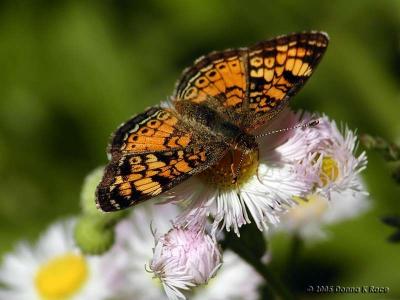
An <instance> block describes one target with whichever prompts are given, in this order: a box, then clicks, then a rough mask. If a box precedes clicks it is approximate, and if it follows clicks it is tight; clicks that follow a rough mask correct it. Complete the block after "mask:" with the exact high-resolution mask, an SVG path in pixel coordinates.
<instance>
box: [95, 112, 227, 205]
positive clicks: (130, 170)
mask: <svg viewBox="0 0 400 300" xmlns="http://www.w3.org/2000/svg"><path fill="white" fill-rule="evenodd" d="M155 120H156V121H160V122H156V123H154V122H153V121H155ZM156 125H157V126H156ZM166 125H168V126H166ZM156 127H157V128H156ZM160 128H161V129H162V131H161V132H160V131H159V130H161V129H160ZM143 129H148V130H143ZM150 129H152V130H150ZM189 132H190V133H189ZM133 137H134V138H133ZM155 137H157V139H154V138H155ZM137 145H139V146H137ZM109 151H110V152H111V153H110V154H111V161H110V162H109V164H108V166H107V167H106V169H105V172H104V176H103V179H102V181H101V182H100V184H99V186H98V188H97V191H96V203H97V206H98V207H99V208H100V209H101V210H103V211H114V210H119V209H123V208H126V207H129V206H131V205H134V204H137V203H139V202H142V201H143V200H146V199H149V198H152V197H154V196H157V195H159V194H161V193H163V192H165V191H167V190H169V189H171V188H172V187H174V186H175V185H177V184H178V183H180V182H181V181H182V180H184V179H187V178H188V177H190V176H192V175H194V174H197V173H199V172H201V171H203V170H205V169H206V168H208V167H210V166H211V165H213V164H215V163H216V162H217V161H218V160H219V159H220V157H221V156H222V155H223V154H224V153H225V152H226V145H225V144H223V143H221V142H216V141H215V142H212V141H210V142H208V143H201V142H200V140H199V139H197V138H196V130H195V129H193V128H192V130H191V131H190V125H188V124H185V122H184V121H182V120H180V119H179V118H178V117H177V116H176V115H175V113H174V112H173V111H172V110H170V109H163V108H159V107H154V108H150V109H148V110H147V111H145V112H144V113H142V114H139V115H137V116H135V117H134V118H132V119H131V120H129V121H128V122H127V123H125V124H123V125H122V126H121V127H120V128H119V129H118V130H117V131H116V133H115V135H114V138H113V139H112V142H111V145H110V148H109Z"/></svg>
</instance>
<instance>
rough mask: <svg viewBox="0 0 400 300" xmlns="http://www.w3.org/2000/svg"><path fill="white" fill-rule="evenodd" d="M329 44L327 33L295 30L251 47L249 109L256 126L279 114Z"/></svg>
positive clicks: (251, 122) (251, 123)
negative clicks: (297, 32) (297, 31)
mask: <svg viewBox="0 0 400 300" xmlns="http://www.w3.org/2000/svg"><path fill="white" fill-rule="evenodd" d="M327 45H328V37H327V36H326V35H325V34H324V33H319V32H311V33H300V34H292V35H288V36H282V37H278V38H276V39H273V40H270V41H266V42H262V43H260V44H257V45H256V46H254V47H251V48H250V49H249V58H248V71H249V75H248V76H249V87H248V88H249V91H248V92H249V109H250V111H251V112H253V114H255V117H254V118H252V119H251V120H249V124H246V125H247V126H249V127H251V128H254V127H257V126H259V125H262V124H263V123H265V121H266V120H268V119H270V118H272V117H273V116H274V115H276V114H277V113H278V112H279V111H280V110H281V109H282V108H283V107H284V105H285V104H286V103H287V100H288V98H289V97H291V96H293V95H294V94H295V93H296V92H297V91H298V90H299V89H300V88H301V87H302V86H303V85H304V83H305V81H306V80H307V79H308V78H309V77H310V76H311V74H312V72H313V70H314V68H315V67H316V65H317V64H318V62H319V61H320V59H321V57H322V55H323V53H324V52H325V49H326V47H327Z"/></svg>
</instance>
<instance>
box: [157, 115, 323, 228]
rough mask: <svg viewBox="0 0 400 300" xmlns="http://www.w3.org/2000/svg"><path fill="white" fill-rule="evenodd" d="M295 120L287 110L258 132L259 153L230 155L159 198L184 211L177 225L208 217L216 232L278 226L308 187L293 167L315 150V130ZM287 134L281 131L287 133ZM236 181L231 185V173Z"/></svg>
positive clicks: (299, 170) (308, 179) (301, 172)
mask: <svg viewBox="0 0 400 300" xmlns="http://www.w3.org/2000/svg"><path fill="white" fill-rule="evenodd" d="M305 124H307V123H306V122H304V123H300V122H299V115H297V114H295V113H293V112H291V111H290V110H289V109H287V110H285V111H284V112H282V113H281V115H280V116H279V117H278V118H276V119H274V120H273V121H271V123H269V124H267V126H264V127H263V128H262V129H260V130H258V132H257V133H255V135H258V136H259V137H258V139H257V140H258V142H259V151H257V152H256V151H255V152H251V153H248V154H245V155H243V156H242V154H241V153H240V152H239V151H230V152H229V153H227V155H226V156H225V157H224V158H223V159H222V160H221V161H220V162H219V163H218V164H217V165H215V166H213V167H211V168H209V169H207V170H206V171H205V172H203V173H201V174H200V175H198V176H195V177H193V178H191V179H189V180H188V181H186V182H183V183H181V184H179V185H178V186H177V187H175V188H173V189H172V190H171V191H169V192H167V193H166V195H165V196H164V199H166V200H165V201H171V202H177V203H182V199H185V201H184V202H185V204H186V210H185V212H184V213H183V214H182V215H181V216H180V217H179V218H178V220H177V221H176V223H177V224H179V225H181V226H186V227H191V226H195V225H196V224H198V223H205V222H206V219H207V217H208V216H212V217H213V219H214V223H213V224H214V231H215V230H216V229H218V228H225V229H226V230H228V231H229V230H230V229H233V230H234V232H235V233H236V234H237V235H239V228H240V227H241V226H242V225H244V224H247V223H250V222H251V218H250V216H249V215H248V212H249V213H250V215H251V217H252V219H253V220H254V221H255V223H256V224H257V227H258V228H259V229H260V230H263V229H264V228H268V225H269V224H277V223H278V222H279V216H280V215H281V214H282V213H284V212H285V211H286V210H287V209H288V208H289V207H291V206H292V205H293V204H294V201H293V196H294V195H305V194H307V193H309V192H310V190H311V189H312V187H313V178H312V176H311V175H312V174H310V173H308V172H305V170H303V169H302V168H299V167H298V166H297V164H298V161H299V160H300V159H303V158H305V157H307V156H308V153H309V152H310V149H311V148H312V146H313V144H314V140H315V137H316V136H317V135H316V133H315V132H314V131H313V130H314V128H308V127H307V126H301V125H305ZM296 126H297V128H294V129H291V130H280V129H283V128H292V127H296ZM236 169H239V170H240V172H239V176H238V178H237V181H236V182H235V183H233V182H232V171H234V170H236Z"/></svg>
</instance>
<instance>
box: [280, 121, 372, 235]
mask: <svg viewBox="0 0 400 300" xmlns="http://www.w3.org/2000/svg"><path fill="white" fill-rule="evenodd" d="M304 118H305V119H310V118H311V116H310V115H307V114H306V115H305V116H304ZM313 129H314V133H315V134H317V137H316V138H315V140H314V141H313V145H312V147H311V149H310V152H309V154H308V155H307V156H306V157H305V158H303V159H302V160H300V162H299V164H298V168H299V171H298V172H299V173H303V174H305V176H306V177H308V178H313V179H312V180H313V182H314V187H313V190H312V192H311V193H309V194H308V195H306V196H302V197H294V200H295V201H296V202H297V204H298V205H296V206H294V207H292V208H291V209H290V210H289V211H288V212H287V213H286V214H285V215H283V217H282V224H281V225H280V228H281V229H286V230H289V231H292V232H297V233H299V234H300V235H302V236H303V237H307V238H313V237H314V238H317V237H324V236H325V234H324V232H323V231H322V230H321V225H322V224H330V223H335V222H339V221H340V220H344V219H347V218H350V217H353V216H356V215H358V214H360V213H361V212H363V211H365V210H366V209H367V208H368V207H369V202H368V200H367V196H368V193H367V192H366V190H365V187H364V184H363V183H362V179H361V177H360V173H361V172H362V171H363V170H364V169H365V168H366V164H367V157H366V155H365V152H362V153H361V154H360V155H358V156H357V155H356V153H355V152H356V148H357V137H356V135H355V134H354V132H352V131H351V130H349V129H348V128H345V130H344V131H341V130H339V129H338V127H337V125H336V123H335V122H334V121H330V120H329V119H328V118H327V117H326V116H323V117H321V118H320V119H319V125H318V126H317V127H315V128H313ZM342 132H343V133H342Z"/></svg>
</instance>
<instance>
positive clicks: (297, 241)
mask: <svg viewBox="0 0 400 300" xmlns="http://www.w3.org/2000/svg"><path fill="white" fill-rule="evenodd" d="M302 247H303V240H302V239H301V237H300V236H299V235H298V234H294V235H293V237H292V240H291V243H290V249H289V253H288V259H287V264H286V276H287V278H289V279H291V276H290V275H291V272H290V270H292V269H293V267H295V266H296V265H297V262H298V259H299V253H300V251H301V248H302Z"/></svg>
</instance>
